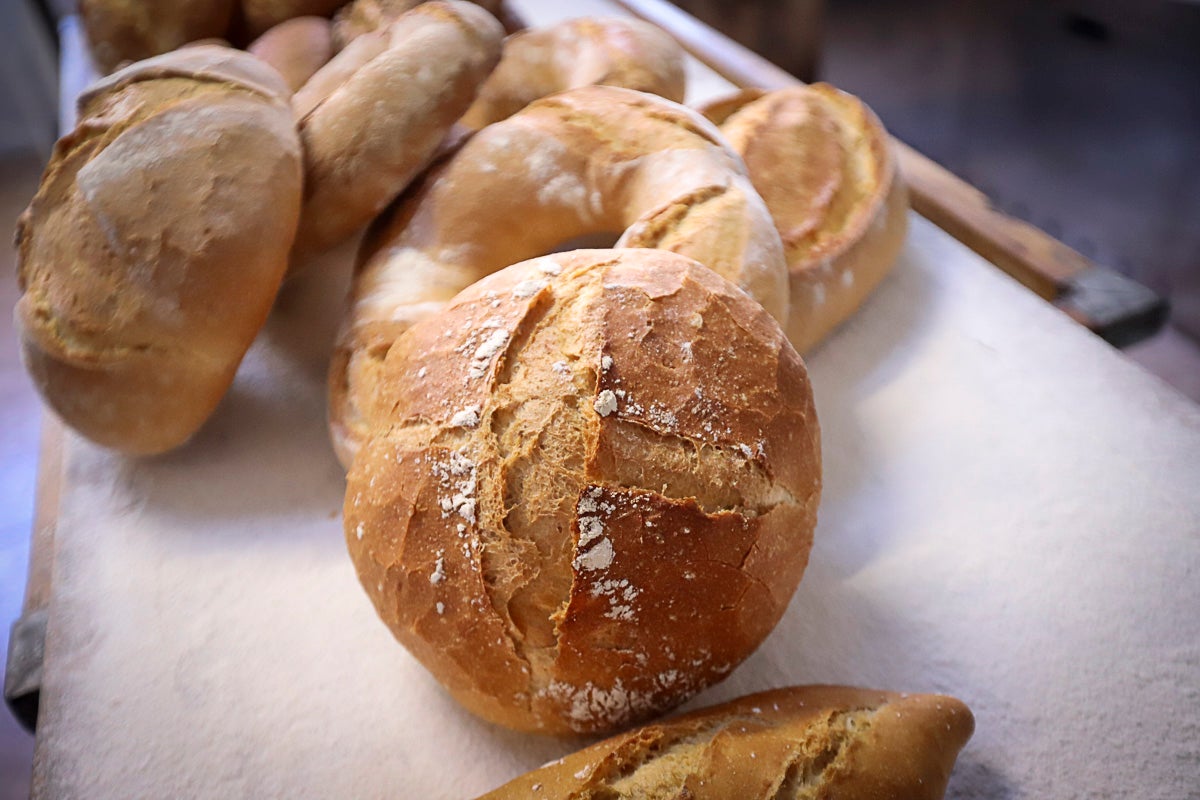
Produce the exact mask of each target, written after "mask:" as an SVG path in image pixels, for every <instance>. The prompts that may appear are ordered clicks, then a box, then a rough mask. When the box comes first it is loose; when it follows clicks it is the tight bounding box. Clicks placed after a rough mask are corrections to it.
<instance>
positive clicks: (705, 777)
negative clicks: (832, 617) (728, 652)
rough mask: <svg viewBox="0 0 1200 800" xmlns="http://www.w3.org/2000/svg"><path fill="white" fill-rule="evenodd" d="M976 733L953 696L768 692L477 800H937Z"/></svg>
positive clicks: (615, 742) (562, 763)
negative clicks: (531, 799)
mask: <svg viewBox="0 0 1200 800" xmlns="http://www.w3.org/2000/svg"><path fill="white" fill-rule="evenodd" d="M974 730H975V719H974V717H973V716H972V715H971V711H970V709H968V708H967V707H966V706H965V705H963V703H962V702H961V701H959V700H956V699H954V698H953V697H945V696H942V695H928V694H912V695H909V694H896V693H893V692H878V691H872V690H869V689H855V688H851V687H846V686H798V687H793V688H789V689H775V690H772V691H767V692H759V693H758V694H752V695H748V696H746V697H741V698H738V699H737V700H733V701H731V702H728V703H722V704H721V705H718V706H713V707H711V708H704V709H701V710H699V711H696V712H694V713H691V714H687V715H686V716H682V717H679V718H677V719H672V720H666V721H664V722H659V723H657V724H653V725H647V726H646V727H644V728H639V729H637V730H633V731H629V732H628V733H623V734H620V735H618V736H614V737H612V738H611V739H607V740H605V741H603V742H599V743H598V744H594V745H592V746H591V747H587V748H585V749H583V750H580V751H578V752H576V753H572V754H571V755H568V756H566V757H564V758H561V759H559V760H558V761H555V762H552V763H550V764H547V765H546V766H544V767H542V768H541V769H538V770H534V771H533V772H530V773H527V774H525V775H522V776H521V777H519V778H517V779H516V780H514V781H512V782H510V783H508V784H505V785H504V786H502V787H500V788H499V789H496V790H495V791H493V792H489V793H488V794H486V795H484V796H483V797H481V798H479V800H527V798H538V800H568V798H569V800H677V799H678V798H688V800H735V799H736V800H740V799H741V798H747V799H749V798H754V800H768V798H769V800H817V798H837V800H884V798H888V799H889V800H899V799H900V798H903V800H940V798H941V797H942V796H943V795H944V794H945V791H946V784H947V782H948V781H949V778H950V771H951V770H952V769H953V768H954V762H955V759H957V757H958V753H959V751H960V750H962V748H963V746H964V745H965V744H966V742H967V740H968V739H969V738H970V737H971V734H972V732H974Z"/></svg>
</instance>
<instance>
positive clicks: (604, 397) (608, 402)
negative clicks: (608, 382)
mask: <svg viewBox="0 0 1200 800" xmlns="http://www.w3.org/2000/svg"><path fill="white" fill-rule="evenodd" d="M592 406H593V407H594V408H595V409H596V413H597V414H599V415H600V416H602V417H607V416H608V415H609V414H611V413H613V412H614V411H616V410H617V396H616V395H615V394H613V392H612V389H605V390H604V391H603V392H601V393H600V394H598V395H596V402H595V403H593V404H592Z"/></svg>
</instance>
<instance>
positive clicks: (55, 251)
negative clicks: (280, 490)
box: [17, 46, 302, 453]
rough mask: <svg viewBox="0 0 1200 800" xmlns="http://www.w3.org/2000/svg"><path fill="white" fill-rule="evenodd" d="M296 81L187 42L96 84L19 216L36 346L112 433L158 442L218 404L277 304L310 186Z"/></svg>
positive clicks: (63, 394)
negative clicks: (291, 89)
mask: <svg viewBox="0 0 1200 800" xmlns="http://www.w3.org/2000/svg"><path fill="white" fill-rule="evenodd" d="M287 94H288V90H287V87H286V86H284V85H283V83H282V80H281V79H280V77H279V75H278V74H276V73H275V71H274V70H272V69H271V68H269V67H267V66H266V65H265V64H262V63H261V62H260V61H259V60H258V59H256V58H254V57H253V56H251V55H248V54H246V53H242V52H239V51H236V50H230V49H228V48H223V47H212V46H207V47H191V48H186V49H183V50H179V51H176V52H174V53H169V54H167V55H164V56H159V57H157V58H152V59H148V60H145V61H141V62H139V63H137V64H135V65H133V66H131V67H129V68H127V69H125V70H122V71H120V72H117V73H115V74H114V75H112V76H110V77H109V78H107V79H105V80H104V81H101V82H100V83H99V84H97V85H96V86H94V87H92V88H91V89H89V90H88V91H87V92H85V93H84V94H83V95H82V96H81V98H80V102H79V123H78V126H77V127H76V129H75V130H74V131H72V132H71V133H70V134H68V135H67V136H65V137H63V138H62V139H61V140H60V141H59V142H58V144H57V146H56V147H55V151H54V155H53V157H52V158H51V161H50V164H49V166H48V167H47V168H46V172H45V174H44V175H43V177H42V182H41V185H40V186H39V188H38V192H37V194H36V196H35V197H34V199H33V202H32V204H31V205H30V207H29V209H28V210H27V211H26V212H25V213H24V214H23V215H22V217H21V220H20V223H19V225H18V229H17V257H18V279H19V282H20V286H21V291H22V296H21V298H20V301H19V302H18V304H17V325H18V328H19V332H20V337H21V344H22V350H23V355H24V361H25V364H26V366H27V368H28V369H29V371H30V373H31V374H32V376H33V378H34V382H35V383H36V384H37V387H38V389H39V391H40V392H41V393H42V396H43V397H44V398H45V400H46V401H47V403H49V405H50V406H51V407H52V408H53V409H54V410H55V411H56V412H57V413H58V414H59V415H60V416H61V417H62V418H63V420H64V421H65V422H66V423H67V424H69V425H70V426H72V427H73V428H75V429H76V430H78V431H79V432H81V433H82V434H84V435H85V436H87V437H88V438H90V439H92V440H93V441H96V442H98V443H100V444H102V445H106V446H109V447H114V448H117V449H119V450H124V451H126V452H129V453H157V452H162V451H164V450H167V449H170V448H172V447H174V446H176V445H178V444H180V443H182V442H183V441H185V440H186V439H187V438H188V437H189V436H191V434H192V433H193V432H194V431H195V430H196V429H197V428H198V427H199V426H200V424H201V423H202V422H203V421H204V420H205V419H206V418H207V417H208V416H209V414H210V413H211V412H212V410H213V409H214V408H215V407H216V405H217V402H218V401H219V400H220V398H221V397H222V395H224V393H225V390H226V389H227V388H228V386H229V384H230V383H231V382H232V380H233V376H234V372H235V371H236V370H237V366H238V364H239V362H240V361H241V359H242V356H243V355H244V354H245V352H246V349H247V348H248V347H249V346H250V342H251V341H252V340H253V339H254V336H255V334H256V333H257V331H258V329H259V328H260V327H261V326H262V323H263V321H264V320H265V319H266V316H267V312H268V311H269V309H270V307H271V303H272V301H273V300H274V298H275V294H276V292H277V291H278V288H279V284H280V282H281V280H282V278H283V274H284V270H285V268H286V265H287V255H288V250H289V248H290V245H291V241H292V238H293V236H294V234H295V230H296V223H297V219H298V216H299V209H300V197H301V179H302V173H301V158H300V141H299V138H298V136H297V134H296V128H295V123H294V122H293V120H292V116H291V112H290V109H289V107H288V104H287V100H286V96H287Z"/></svg>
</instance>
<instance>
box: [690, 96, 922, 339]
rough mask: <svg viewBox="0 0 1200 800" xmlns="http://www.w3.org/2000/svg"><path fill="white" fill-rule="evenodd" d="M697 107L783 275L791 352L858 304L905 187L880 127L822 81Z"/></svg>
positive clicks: (891, 241)
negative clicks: (716, 129) (743, 174)
mask: <svg viewBox="0 0 1200 800" xmlns="http://www.w3.org/2000/svg"><path fill="white" fill-rule="evenodd" d="M703 110H704V113H705V114H706V115H707V116H708V117H709V118H710V119H712V120H713V121H714V122H717V123H718V124H719V125H720V126H721V132H722V133H724V134H725V136H726V137H727V138H728V139H729V141H730V143H731V144H732V145H733V148H734V149H735V150H737V151H738V152H739V153H740V154H741V155H742V157H743V158H744V159H745V160H746V167H747V168H748V169H749V171H750V179H751V180H752V181H754V186H755V188H757V189H758V191H759V192H760V193H761V194H762V196H763V199H764V200H766V203H767V207H768V208H770V209H771V213H772V215H773V216H774V217H775V222H776V224H777V225H778V227H779V232H780V234H781V235H782V237H783V245H784V251H785V252H786V254H787V259H788V267H789V271H790V273H791V281H790V283H791V308H792V311H791V316H790V318H789V321H788V326H787V331H788V337H789V338H790V339H791V340H792V344H793V345H795V347H796V349H797V350H799V351H800V352H802V353H803V352H805V351H807V350H808V349H810V348H811V347H812V346H813V345H815V344H816V343H817V342H819V341H820V340H821V339H823V338H824V337H825V336H826V335H827V334H828V333H829V332H830V331H831V330H833V328H834V327H836V326H837V325H838V324H839V323H841V322H842V321H843V320H845V319H846V318H847V317H849V316H850V315H851V314H852V313H854V311H855V310H856V309H857V308H858V307H859V306H860V305H861V304H862V302H863V301H864V300H865V299H866V297H867V296H868V295H869V294H870V293H871V292H872V291H873V290H874V289H875V287H876V286H878V285H879V283H880V282H881V281H882V280H883V278H884V277H885V276H886V275H887V273H888V271H889V270H890V269H891V267H892V265H893V263H894V262H895V260H896V256H897V254H898V253H899V251H900V248H901V246H902V245H903V244H904V237H905V233H906V232H907V228H908V193H907V191H906V189H905V184H904V180H903V178H902V176H901V175H900V173H899V172H898V171H897V168H896V159H895V157H894V155H893V153H892V149H891V146H890V144H889V142H888V136H887V132H886V131H885V130H884V129H883V126H882V125H881V124H880V122H879V120H878V119H877V118H876V117H875V115H874V114H873V113H872V112H871V110H870V109H869V108H867V106H866V105H864V104H863V103H862V101H860V100H859V99H858V98H856V97H854V96H852V95H849V94H846V93H845V92H841V91H838V90H837V89H835V88H833V87H832V86H829V85H827V84H820V83H818V84H814V85H812V86H796V87H793V88H788V89H782V90H779V91H775V92H769V93H768V92H763V91H760V90H748V91H744V92H742V93H740V94H738V95H736V96H734V97H732V98H727V99H724V100H719V101H717V102H715V103H712V104H710V105H709V106H707V107H706V108H705V109H703Z"/></svg>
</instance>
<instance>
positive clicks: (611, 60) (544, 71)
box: [462, 17, 686, 129]
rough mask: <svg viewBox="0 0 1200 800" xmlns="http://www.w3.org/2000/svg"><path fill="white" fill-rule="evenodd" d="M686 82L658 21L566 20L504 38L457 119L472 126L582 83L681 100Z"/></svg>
mask: <svg viewBox="0 0 1200 800" xmlns="http://www.w3.org/2000/svg"><path fill="white" fill-rule="evenodd" d="M685 83H686V76H685V75H684V69H683V50H682V49H681V48H680V47H679V45H678V44H677V43H676V42H675V40H674V39H672V38H671V37H669V36H667V35H666V34H665V33H663V32H662V31H661V30H660V29H659V28H658V27H657V26H655V25H651V24H650V23H648V22H642V21H641V20H636V19H629V18H626V17H613V18H591V17H585V18H580V19H570V20H566V21H564V22H560V23H558V24H557V25H551V26H549V27H546V28H537V29H533V30H527V31H523V32H521V33H518V34H514V35H513V36H510V37H509V38H508V39H507V40H506V41H505V43H504V55H503V57H502V58H501V59H500V64H499V66H497V67H496V70H495V71H494V72H493V73H492V74H491V76H490V77H489V78H488V80H487V82H486V83H485V84H484V85H483V88H482V89H481V90H480V92H479V97H478V98H477V99H476V100H475V104H474V105H472V106H471V108H470V110H469V111H467V113H466V114H465V115H464V116H463V119H462V123H463V124H464V125H466V126H467V127H469V128H473V129H479V128H482V127H484V126H485V125H490V124H492V123H494V122H499V121H500V120H502V119H506V118H508V117H510V116H512V115H513V114H515V113H517V112H518V111H520V110H521V109H522V108H524V107H525V106H527V105H529V104H530V103H532V102H533V101H534V100H537V99H539V98H541V97H546V96H548V95H551V94H554V93H555V92H561V91H564V90H566V89H576V88H579V87H582V86H620V87H623V88H626V89H635V90H637V91H641V92H649V93H650V94H656V95H659V96H660V97H665V98H667V99H668V100H672V101H674V102H677V103H682V102H683V95H684V91H685Z"/></svg>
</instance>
